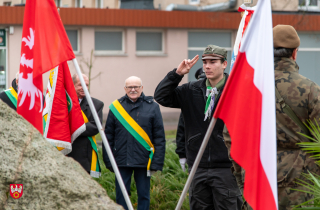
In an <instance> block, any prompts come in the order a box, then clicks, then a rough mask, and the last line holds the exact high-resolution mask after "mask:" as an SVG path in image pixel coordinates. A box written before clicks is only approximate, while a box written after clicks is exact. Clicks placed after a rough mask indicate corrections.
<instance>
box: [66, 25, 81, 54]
mask: <svg viewBox="0 0 320 210" xmlns="http://www.w3.org/2000/svg"><path fill="white" fill-rule="evenodd" d="M66 32H67V35H68V38H69V41H70V43H71V46H72V49H73V52H75V53H78V52H80V50H79V31H78V30H76V29H74V30H72V29H67V30H66Z"/></svg>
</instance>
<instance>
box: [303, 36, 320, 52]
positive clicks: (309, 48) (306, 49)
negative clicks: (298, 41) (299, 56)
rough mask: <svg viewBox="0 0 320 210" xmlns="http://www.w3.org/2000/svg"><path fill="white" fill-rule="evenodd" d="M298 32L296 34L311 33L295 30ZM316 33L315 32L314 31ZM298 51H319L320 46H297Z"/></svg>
mask: <svg viewBox="0 0 320 210" xmlns="http://www.w3.org/2000/svg"><path fill="white" fill-rule="evenodd" d="M297 32H298V35H299V34H307V35H312V34H313V33H308V32H300V31H297ZM315 33H316V32H315ZM317 34H320V33H317ZM298 49H299V50H298V51H301V52H320V48H316V47H315V48H313V47H312V48H311V47H298Z"/></svg>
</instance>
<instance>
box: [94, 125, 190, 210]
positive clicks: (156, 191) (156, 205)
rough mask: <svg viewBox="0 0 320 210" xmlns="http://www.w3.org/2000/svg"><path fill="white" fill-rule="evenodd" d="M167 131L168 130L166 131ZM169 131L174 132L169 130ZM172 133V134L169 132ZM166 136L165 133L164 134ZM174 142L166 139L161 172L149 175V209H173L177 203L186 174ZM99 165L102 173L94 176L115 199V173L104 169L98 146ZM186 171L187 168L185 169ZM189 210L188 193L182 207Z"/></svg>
mask: <svg viewBox="0 0 320 210" xmlns="http://www.w3.org/2000/svg"><path fill="white" fill-rule="evenodd" d="M168 132H169V131H168ZM169 133H174V131H170V132H169ZM171 135H173V134H171ZM166 136H167V135H166ZM174 136H175V135H174ZM175 149H176V144H174V143H173V142H172V141H167V145H166V156H165V161H164V166H163V171H162V172H157V173H156V174H155V175H153V176H152V177H151V184H150V209H159V210H168V209H174V208H175V206H176V205H177V203H178V200H179V197H180V195H181V193H182V190H183V187H184V185H185V183H186V181H187V178H188V175H187V173H186V172H183V171H182V169H181V166H180V163H179V157H178V155H177V154H176V153H175ZM99 158H100V160H101V161H100V165H101V169H102V175H101V177H100V178H99V179H96V178H94V179H95V180H96V181H97V182H98V183H100V185H101V186H102V187H103V188H104V189H105V190H106V191H107V193H108V195H109V197H110V198H111V199H112V200H114V201H115V200H116V190H115V175H114V173H111V172H110V171H109V170H108V169H106V167H105V165H104V163H103V161H102V149H101V147H100V148H99ZM186 171H187V170H186ZM130 199H131V202H132V205H133V207H134V208H135V209H137V205H138V196H137V188H136V185H135V182H134V179H133V177H132V183H131V196H130ZM181 209H183V210H189V209H190V208H189V194H187V197H186V198H185V200H184V203H183V206H182V208H181Z"/></svg>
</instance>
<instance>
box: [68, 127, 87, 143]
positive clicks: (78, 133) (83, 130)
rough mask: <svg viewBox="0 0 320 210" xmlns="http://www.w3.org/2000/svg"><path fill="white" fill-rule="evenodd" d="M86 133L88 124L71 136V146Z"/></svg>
mask: <svg viewBox="0 0 320 210" xmlns="http://www.w3.org/2000/svg"><path fill="white" fill-rule="evenodd" d="M85 131H86V124H85V123H84V124H83V125H81V127H79V128H78V129H77V130H76V131H75V132H74V133H73V134H72V135H71V144H72V143H73V142H74V140H76V139H77V138H78V137H79V136H80V135H81V134H82V133H83V132H85Z"/></svg>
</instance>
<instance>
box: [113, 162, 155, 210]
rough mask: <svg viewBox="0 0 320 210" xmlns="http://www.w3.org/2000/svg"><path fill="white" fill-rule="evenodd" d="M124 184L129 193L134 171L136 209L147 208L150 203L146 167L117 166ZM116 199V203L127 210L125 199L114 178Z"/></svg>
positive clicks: (146, 209)
mask: <svg viewBox="0 0 320 210" xmlns="http://www.w3.org/2000/svg"><path fill="white" fill-rule="evenodd" d="M119 171H120V174H121V177H122V179H123V182H124V185H125V186H126V189H127V192H128V194H129V195H130V185H131V176H132V173H133V172H134V175H133V177H134V181H135V182H136V186H137V193H138V210H148V209H149V205H150V177H147V169H146V168H119ZM116 200H117V203H118V204H120V205H121V206H123V208H124V209H126V210H128V207H127V204H126V201H125V199H124V197H123V195H122V191H121V188H120V185H119V183H118V181H117V178H116Z"/></svg>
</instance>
